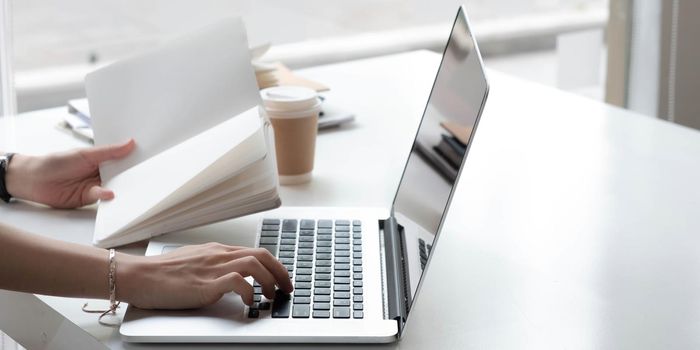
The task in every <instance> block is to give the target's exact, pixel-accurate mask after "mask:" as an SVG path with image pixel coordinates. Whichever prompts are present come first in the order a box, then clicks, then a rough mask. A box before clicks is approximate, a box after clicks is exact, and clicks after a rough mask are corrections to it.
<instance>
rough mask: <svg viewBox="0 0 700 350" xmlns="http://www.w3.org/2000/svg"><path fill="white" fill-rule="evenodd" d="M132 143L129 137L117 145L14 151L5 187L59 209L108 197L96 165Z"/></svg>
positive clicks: (123, 152)
mask: <svg viewBox="0 0 700 350" xmlns="http://www.w3.org/2000/svg"><path fill="white" fill-rule="evenodd" d="M134 146H135V144H134V141H133V140H129V141H128V142H126V143H124V144H121V145H111V146H103V147H92V148H85V149H77V150H72V151H68V152H61V153H54V154H49V155H45V156H36V157H35V156H26V155H22V154H18V155H16V156H15V157H14V158H12V161H11V162H10V165H9V167H8V170H7V174H6V177H5V179H6V184H7V190H8V192H9V193H10V194H11V195H12V196H14V197H16V198H21V199H26V200H30V201H33V202H37V203H42V204H46V205H48V206H51V207H54V208H62V209H66V208H78V207H82V206H85V205H88V204H92V203H95V202H96V201H98V200H109V199H112V198H114V192H112V191H110V190H108V189H106V188H103V187H102V186H101V185H102V181H101V179H100V171H99V165H100V163H102V162H105V161H108V160H114V159H119V158H123V157H125V156H126V155H128V154H129V153H130V152H131V151H132V150H133V149H134Z"/></svg>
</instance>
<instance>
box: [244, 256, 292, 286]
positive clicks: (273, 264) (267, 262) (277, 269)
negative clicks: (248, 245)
mask: <svg viewBox="0 0 700 350" xmlns="http://www.w3.org/2000/svg"><path fill="white" fill-rule="evenodd" d="M253 250H254V251H255V253H254V255H255V257H257V258H258V260H259V261H260V262H261V263H262V264H263V265H264V266H265V268H267V270H268V271H270V273H272V275H273V276H274V277H275V280H276V281H277V285H278V286H279V287H280V289H282V291H284V292H285V293H291V292H292V291H293V290H294V286H292V281H291V280H290V279H289V273H288V272H287V268H286V267H284V265H282V263H281V262H280V261H279V260H277V258H275V257H274V256H273V255H272V254H271V253H270V252H269V251H268V250H267V249H265V248H257V249H253Z"/></svg>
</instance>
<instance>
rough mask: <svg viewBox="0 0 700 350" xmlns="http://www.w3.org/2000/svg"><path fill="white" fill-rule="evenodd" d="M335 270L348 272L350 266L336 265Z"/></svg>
mask: <svg viewBox="0 0 700 350" xmlns="http://www.w3.org/2000/svg"><path fill="white" fill-rule="evenodd" d="M335 269H336V270H350V264H336V265H335Z"/></svg>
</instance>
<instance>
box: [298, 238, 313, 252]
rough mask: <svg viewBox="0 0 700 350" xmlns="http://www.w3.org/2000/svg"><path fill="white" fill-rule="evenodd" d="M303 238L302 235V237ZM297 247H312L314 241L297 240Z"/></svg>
mask: <svg viewBox="0 0 700 350" xmlns="http://www.w3.org/2000/svg"><path fill="white" fill-rule="evenodd" d="M302 238H304V237H302ZM299 248H310V249H313V248H314V242H299Z"/></svg>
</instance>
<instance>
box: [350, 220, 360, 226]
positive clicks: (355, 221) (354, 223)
mask: <svg viewBox="0 0 700 350" xmlns="http://www.w3.org/2000/svg"><path fill="white" fill-rule="evenodd" d="M352 226H362V221H360V220H353V221H352Z"/></svg>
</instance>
